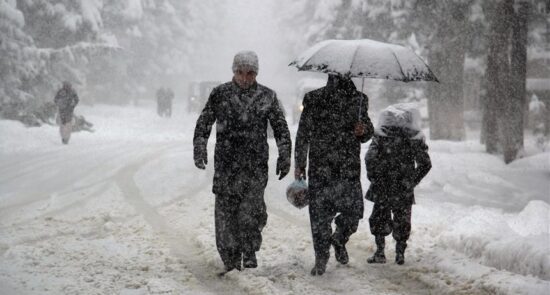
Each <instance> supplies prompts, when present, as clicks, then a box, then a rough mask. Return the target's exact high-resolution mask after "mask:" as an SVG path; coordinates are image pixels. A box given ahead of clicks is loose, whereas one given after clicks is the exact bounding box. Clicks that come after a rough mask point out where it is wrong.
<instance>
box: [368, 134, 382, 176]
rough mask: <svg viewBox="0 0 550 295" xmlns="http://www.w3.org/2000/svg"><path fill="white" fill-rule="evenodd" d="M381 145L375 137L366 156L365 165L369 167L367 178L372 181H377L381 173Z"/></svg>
mask: <svg viewBox="0 0 550 295" xmlns="http://www.w3.org/2000/svg"><path fill="white" fill-rule="evenodd" d="M379 149H380V146H379V143H378V139H377V138H376V137H375V138H373V140H372V141H371V144H370V146H369V149H368V151H367V155H366V156H365V166H366V167H367V178H368V179H369V181H370V182H371V183H376V181H377V180H378V178H379V177H380V175H381V171H380V169H381V167H380V166H381V165H380V157H379V155H380V152H379Z"/></svg>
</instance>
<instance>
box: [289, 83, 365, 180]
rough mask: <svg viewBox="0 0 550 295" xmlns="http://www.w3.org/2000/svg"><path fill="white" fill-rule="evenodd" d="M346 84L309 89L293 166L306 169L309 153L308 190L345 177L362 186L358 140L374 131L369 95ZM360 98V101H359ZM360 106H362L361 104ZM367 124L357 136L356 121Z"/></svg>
mask: <svg viewBox="0 0 550 295" xmlns="http://www.w3.org/2000/svg"><path fill="white" fill-rule="evenodd" d="M349 83H351V84H350V85H347V87H344V88H342V87H333V86H332V85H330V82H329V83H327V84H328V85H327V86H326V87H323V88H320V89H316V90H313V91H311V92H308V93H307V94H306V95H305V97H304V100H303V106H304V110H303V112H302V115H301V117H300V123H299V126H298V132H297V135H296V147H295V163H296V167H299V168H302V169H305V168H306V166H307V160H308V153H309V169H308V179H309V188H310V190H322V189H323V188H325V187H326V186H327V185H329V184H330V183H338V182H340V181H341V180H346V181H348V183H351V184H353V185H354V186H355V185H358V187H361V143H364V142H366V141H368V140H369V139H370V138H371V136H372V134H373V126H372V123H371V121H370V119H369V116H368V113H367V111H368V98H367V96H366V95H364V94H363V93H361V92H359V91H357V90H356V89H355V86H354V85H353V83H352V82H351V80H349ZM361 100H362V101H361ZM360 106H361V107H360ZM359 108H361V121H362V122H363V123H364V124H365V125H366V132H365V134H364V136H362V137H360V138H358V137H356V136H355V134H354V128H355V125H356V124H357V122H358V121H359Z"/></svg>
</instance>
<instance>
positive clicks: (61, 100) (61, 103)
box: [54, 81, 79, 144]
mask: <svg viewBox="0 0 550 295" xmlns="http://www.w3.org/2000/svg"><path fill="white" fill-rule="evenodd" d="M78 101H79V100H78V95H77V94H76V91H75V90H74V89H73V87H72V85H71V83H70V82H67V81H65V82H63V86H62V87H61V89H59V90H58V91H57V94H56V95H55V98H54V102H55V105H56V106H57V109H58V112H59V120H60V124H59V133H60V134H61V142H63V144H68V143H69V139H70V138H71V132H72V120H73V112H74V108H75V107H76V105H77V104H78Z"/></svg>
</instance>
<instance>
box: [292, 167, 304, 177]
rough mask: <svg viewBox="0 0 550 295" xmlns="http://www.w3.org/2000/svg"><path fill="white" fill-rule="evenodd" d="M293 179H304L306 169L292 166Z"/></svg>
mask: <svg viewBox="0 0 550 295" xmlns="http://www.w3.org/2000/svg"><path fill="white" fill-rule="evenodd" d="M294 179H296V180H306V169H305V168H300V167H296V168H294Z"/></svg>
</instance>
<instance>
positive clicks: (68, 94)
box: [54, 87, 78, 112]
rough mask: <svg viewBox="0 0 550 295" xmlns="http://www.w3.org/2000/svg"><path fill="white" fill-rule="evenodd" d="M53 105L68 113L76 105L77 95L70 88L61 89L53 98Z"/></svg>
mask: <svg viewBox="0 0 550 295" xmlns="http://www.w3.org/2000/svg"><path fill="white" fill-rule="evenodd" d="M54 102H55V105H56V106H57V107H58V108H59V109H60V110H63V111H70V112H72V110H73V109H74V108H75V107H76V105H77V104H78V95H77V94H76V91H74V89H72V88H65V87H63V88H61V89H59V91H57V94H56V95H55V98H54Z"/></svg>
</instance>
